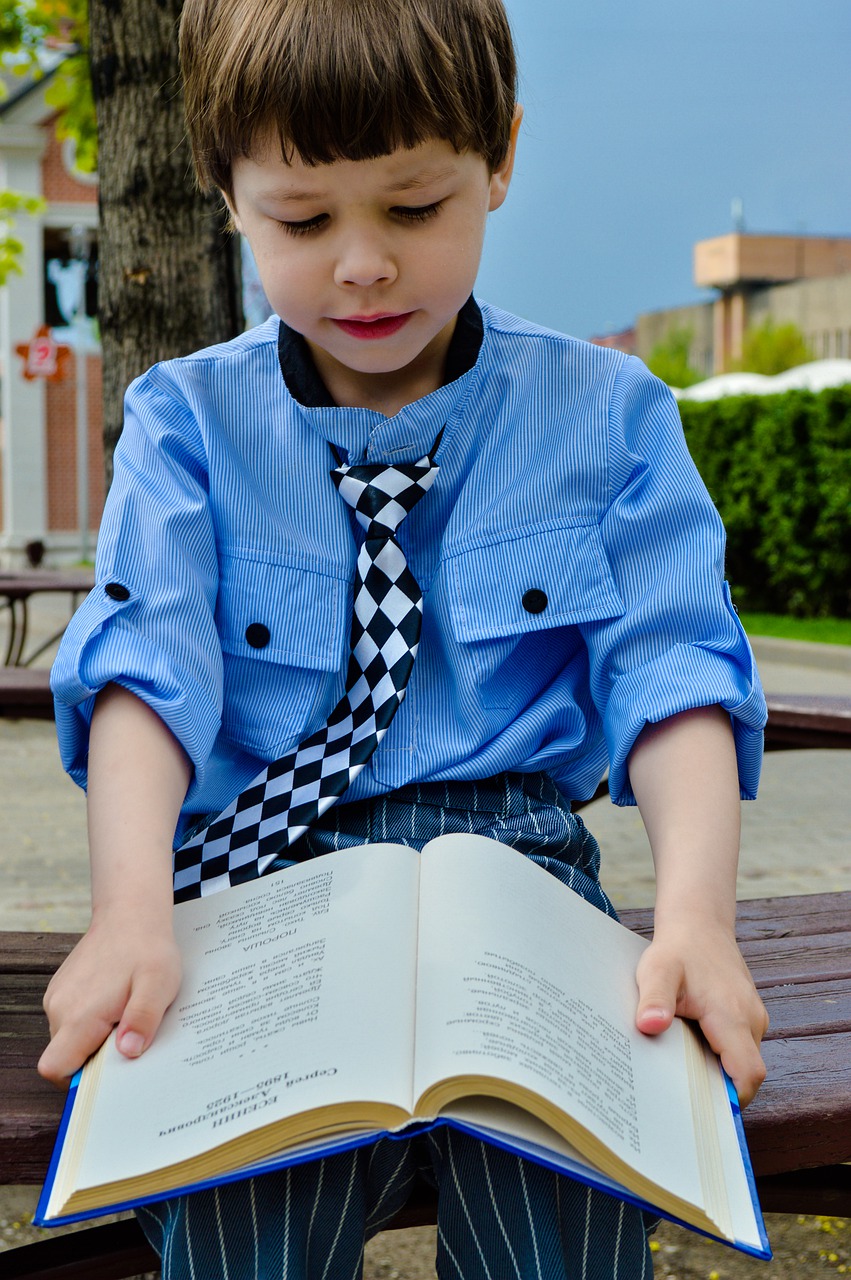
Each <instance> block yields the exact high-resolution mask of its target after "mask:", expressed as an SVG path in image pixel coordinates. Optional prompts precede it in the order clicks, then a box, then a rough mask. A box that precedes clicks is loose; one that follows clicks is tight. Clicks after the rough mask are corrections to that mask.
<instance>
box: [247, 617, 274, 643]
mask: <svg viewBox="0 0 851 1280" xmlns="http://www.w3.org/2000/svg"><path fill="white" fill-rule="evenodd" d="M245 638H246V640H247V641H248V643H249V644H250V645H251V647H252V649H265V648H266V645H267V644H268V643H269V641H270V640H271V639H272V634H271V632H270V631H269V628H268V627H267V626H265V624H264V623H262V622H252V623H251V624H250V626H247V627H246V628H245Z"/></svg>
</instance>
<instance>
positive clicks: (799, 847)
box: [0, 597, 851, 931]
mask: <svg viewBox="0 0 851 1280" xmlns="http://www.w3.org/2000/svg"><path fill="white" fill-rule="evenodd" d="M63 607H64V600H63V599H62V598H57V597H44V598H43V599H39V600H38V610H37V611H34V617H33V619H32V630H31V635H32V643H33V644H36V643H37V642H38V638H39V636H40V635H50V634H52V633H53V632H54V631H55V630H56V629H57V627H58V626H60V625H61V624H62V622H63V621H64V620H65V619H64V616H63V614H62V609H63ZM2 625H3V624H2V619H0V628H1V627H2ZM754 647H755V650H756V654H757V661H758V664H759V667H760V671H761V673H762V679H763V683H764V685H765V687H766V689H768V690H770V691H772V692H775V693H828V694H830V693H836V694H844V695H846V696H849V697H851V648H845V647H841V646H836V645H830V646H826V645H802V644H798V643H788V642H786V641H779V640H764V639H757V640H756V641H755V642H754ZM50 657H51V655H50V654H49V653H48V654H46V655H45V656H44V658H43V659H42V661H43V662H44V663H49V661H50ZM0 779H2V782H1V783H0V786H1V787H2V802H1V803H0V859H2V867H3V878H2V887H0V928H2V929H36V930H52V931H61V930H74V931H77V930H82V929H84V928H85V926H86V923H87V920H88V907H89V891H88V864H87V855H86V834H85V802H84V799H83V795H82V793H81V792H80V791H79V790H78V789H77V787H75V786H74V784H73V783H72V782H70V781H69V780H68V778H67V777H66V776H65V774H64V773H63V772H62V768H61V766H60V764H59V758H58V753H57V750H56V745H55V735H54V728H53V725H52V724H51V723H49V722H40V721H34V720H26V721H10V720H0ZM584 817H585V819H586V821H587V823H588V825H589V826H590V828H591V830H592V831H593V832H594V833H595V835H596V836H597V838H598V840H599V841H600V844H601V846H602V848H603V881H604V884H605V885H606V887H607V889H608V890H609V892H610V893H611V895H612V897H613V898H614V900H615V903H616V905H618V906H621V907H623V906H646V905H651V904H652V902H653V876H652V866H651V861H650V853H649V848H648V845H647V841H646V838H645V836H644V830H643V827H642V825H641V820H640V818H639V816H638V813H637V811H636V810H635V809H618V808H616V807H615V806H614V805H612V804H610V803H609V801H608V800H598V801H597V802H596V803H595V804H593V805H591V806H589V807H588V809H586V810H585V813H584ZM849 830H851V753H849V752H845V751H800V752H799V751H784V752H776V753H772V754H770V755H768V756H767V757H766V760H765V765H764V770H763V782H762V787H761V790H760V798H759V799H758V800H757V801H755V802H754V803H752V804H746V805H744V806H743V838H742V859H741V871H740V877H739V896H740V897H743V898H748V897H766V896H769V895H773V894H777V895H780V894H790V893H817V892H822V891H827V890H833V889H851V840H849V834H848V833H849Z"/></svg>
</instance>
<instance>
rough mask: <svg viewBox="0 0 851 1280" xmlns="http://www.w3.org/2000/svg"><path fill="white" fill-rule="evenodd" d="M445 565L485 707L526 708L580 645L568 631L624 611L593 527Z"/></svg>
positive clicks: (483, 549) (533, 538)
mask: <svg viewBox="0 0 851 1280" xmlns="http://www.w3.org/2000/svg"><path fill="white" fill-rule="evenodd" d="M445 563H446V568H447V570H448V575H449V581H450V591H449V609H450V615H451V625H452V630H453V633H454V637H455V639H456V640H457V641H460V644H461V649H462V654H463V660H464V661H465V663H466V665H467V667H468V673H469V674H468V678H469V679H471V680H472V681H474V682H475V684H476V686H477V689H478V697H479V701H480V702H481V704H482V705H483V706H484V707H493V708H508V709H513V710H515V711H519V710H521V709H523V708H525V707H528V706H529V705H530V703H531V702H532V701H533V700H534V699H535V698H536V697H538V696H539V695H540V693H541V692H542V691H543V689H545V688H546V687H547V686H548V685H549V684H550V683H551V682H552V681H553V680H554V679H555V678H556V677H557V675H558V674H559V673H560V672H561V671H563V669H564V668H565V667H566V666H567V664H568V663H569V662H570V661H571V660H572V659H573V658H574V657H575V656H576V653H577V651H578V650H579V649H580V648H581V647H582V645H583V642H582V639H581V637H580V636H579V634H578V632H576V631H574V632H573V633H572V634H571V633H570V632H569V631H568V630H566V629H567V628H575V627H576V626H577V625H578V624H579V623H583V622H590V621H592V620H595V619H602V618H614V617H619V616H621V615H622V614H623V612H624V603H623V601H622V599H621V597H620V594H619V592H618V589H617V586H616V585H615V581H614V578H613V576H612V571H611V568H610V566H609V562H608V558H607V556H606V552H605V548H604V546H603V541H602V538H601V536H600V531H599V529H598V527H597V525H596V524H592V525H585V524H583V525H568V526H564V527H560V528H548V529H544V530H534V531H532V532H529V533H523V534H519V535H516V536H514V535H506V537H505V539H504V540H502V541H498V542H492V543H488V544H487V545H484V546H478V547H474V548H471V549H469V550H463V551H460V552H458V553H456V554H454V555H452V556H450V557H449V558H448V560H447V561H446V562H445Z"/></svg>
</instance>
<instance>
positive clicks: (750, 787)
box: [582, 359, 766, 804]
mask: <svg viewBox="0 0 851 1280" xmlns="http://www.w3.org/2000/svg"><path fill="white" fill-rule="evenodd" d="M609 475H610V494H609V502H608V506H607V509H606V511H605V513H604V515H603V518H602V521H601V525H600V532H601V536H602V539H603V545H604V548H605V550H606V554H607V556H608V559H609V564H610V566H611V570H612V574H613V576H614V579H615V582H616V584H617V587H618V590H619V593H620V595H621V597H622V599H623V601H624V605H625V608H624V612H623V613H622V614H621V615H620V616H618V617H615V618H610V619H604V620H602V621H594V622H591V623H589V624H587V625H585V626H583V628H582V630H583V635H584V637H585V641H586V644H587V646H588V651H589V656H590V671H591V691H592V696H593V698H594V702H595V704H596V706H597V709H598V711H599V713H600V716H601V718H602V721H603V726H604V731H605V735H606V742H607V747H608V753H609V761H610V773H609V789H610V793H611V796H612V799H613V800H614V801H615V803H617V804H632V803H634V802H635V800H634V796H633V793H632V788H631V786H630V782H629V774H628V771H627V758H628V756H629V752H630V750H631V748H632V746H633V744H634V742H635V739H636V738H637V736H638V734H639V733H640V732H641V730H642V728H643V727H644V725H645V724H648V723H658V722H659V721H661V720H664V719H666V718H667V717H668V716H672V715H675V714H677V713H678V712H680V711H685V710H689V709H691V708H694V707H700V706H710V705H714V704H719V705H720V706H722V707H724V708H725V709H726V710H727V711H728V712H729V713H730V716H731V721H732V726H733V732H734V737H735V743H736V751H737V756H738V766H739V785H740V790H741V795H742V797H743V798H744V799H752V798H753V797H754V796H755V795H756V789H757V785H758V781H759V772H760V765H761V760H762V730H763V727H764V725H765V720H766V709H765V699H764V696H763V693H762V689H761V687H760V683H759V678H758V676H757V673H756V668H755V665H754V661H753V655H752V653H751V649H750V645H749V644H748V640H747V637H746V635H745V633H744V629H743V628H742V625H741V623H740V622H739V619H738V617H737V615H736V612H735V609H734V608H733V605H732V602H731V600H730V593H729V588H728V586H727V584H726V582H725V581H724V545H725V538H724V530H723V526H722V524H721V520H720V517H719V516H718V513H717V511H716V510H715V507H714V506H713V504H712V501H711V499H710V497H709V495H708V493H707V492H706V488H705V486H704V485H703V482H702V481H701V479H700V477H699V475H698V473H697V470H696V468H695V466H694V463H693V462H692V460H691V458H690V456H689V454H688V450H687V448H686V444H685V439H684V436H683V431H682V426H681V423H680V417H679V412H678V410H677V405H676V401H675V400H674V398H673V396H672V395H671V393H670V391H669V390H668V388H667V387H666V386H665V385H664V384H663V383H661V382H659V380H658V379H656V378H654V377H653V376H652V375H651V374H650V373H649V372H648V371H647V369H646V368H645V367H644V365H643V364H641V362H640V361H638V360H635V359H629V360H627V361H626V362H625V364H624V366H623V368H622V370H621V371H620V373H619V375H618V378H617V380H616V383H615V386H614V389H613V394H612V401H611V409H610V419H609Z"/></svg>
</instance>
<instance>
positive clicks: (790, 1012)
mask: <svg viewBox="0 0 851 1280" xmlns="http://www.w3.org/2000/svg"><path fill="white" fill-rule="evenodd" d="M623 919H624V921H625V923H626V924H628V925H629V926H630V927H631V928H633V929H636V930H637V931H638V932H639V933H642V934H645V935H646V934H649V932H650V929H651V913H650V911H648V910H633V911H626V912H624V913H623ZM738 935H739V939H740V942H741V945H742V950H743V952H744V954H745V957H746V959H747V961H748V964H749V966H750V969H751V972H752V973H753V975H754V979H755V981H756V983H757V986H758V987H759V988H760V992H761V995H762V997H763V999H764V1000H765V1002H766V1005H767V1007H768V1011H769V1014H770V1017H771V1027H770V1030H769V1032H768V1038H767V1040H766V1042H765V1046H764V1054H765V1059H766V1063H767V1066H768V1080H767V1081H766V1083H765V1085H764V1086H763V1088H762V1089H761V1090H760V1093H759V1094H758V1096H757V1098H756V1101H755V1102H754V1103H753V1104H752V1105H751V1106H750V1107H749V1108H748V1109H747V1111H746V1112H745V1127H746V1130H747V1134H748V1142H749V1145H750V1150H751V1155H752V1158H753V1163H754V1168H755V1171H756V1174H757V1183H758V1187H759V1192H760V1197H761V1199H762V1204H763V1208H764V1209H765V1210H767V1211H774V1212H781V1213H787V1212H788V1213H824V1214H843V1215H849V1214H851V1165H849V1164H847V1163H845V1162H848V1161H851V893H836V894H814V895H811V896H805V897H790V898H763V899H758V900H756V901H751V902H742V903H740V904H739V915H738ZM75 941H76V937H75V936H74V935H69V934H49V933H48V934H44V933H8V934H0V1010H2V1032H0V1182H3V1183H38V1182H41V1180H42V1179H43V1177H44V1174H45V1170H46V1168H47V1163H48V1159H49V1156H50V1152H51V1149H52V1145H53V1138H54V1135H55V1132H56V1126H57V1123H58V1120H59V1114H60V1111H61V1107H62V1098H61V1096H60V1095H59V1094H58V1093H57V1092H56V1091H55V1090H54V1089H53V1088H52V1087H51V1086H50V1085H48V1084H46V1083H45V1082H44V1081H43V1080H41V1079H40V1078H39V1077H38V1076H37V1075H36V1071H35V1064H36V1061H37V1059H38V1056H39V1054H40V1052H41V1050H42V1048H43V1046H44V1044H45V1041H46V1028H45V1022H44V1017H43V1014H42V1011H41V998H42V994H43V991H44V987H45V986H46V984H47V981H48V979H49V977H50V975H51V974H52V973H53V971H54V969H55V968H56V967H57V965H58V964H59V963H60V962H61V961H62V959H63V958H64V956H65V955H66V954H67V953H68V951H69V950H70V948H71V947H72V945H73V944H74V942H75ZM434 1212H435V1204H434V1198H433V1195H432V1194H431V1193H429V1192H428V1191H427V1190H426V1189H425V1188H424V1189H423V1190H422V1191H421V1192H420V1193H419V1194H418V1196H417V1197H416V1198H415V1199H414V1201H413V1202H411V1203H410V1204H409V1205H408V1206H407V1207H406V1209H405V1210H404V1211H403V1213H401V1214H400V1215H399V1217H398V1218H397V1219H395V1220H394V1222H393V1223H392V1224H391V1225H392V1226H393V1227H407V1226H417V1225H422V1224H424V1223H427V1222H433V1221H434ZM156 1267H157V1259H156V1256H155V1254H154V1253H153V1251H152V1250H151V1249H150V1248H149V1246H148V1245H147V1244H146V1242H145V1240H144V1237H143V1236H142V1234H141V1231H140V1230H139V1228H138V1227H137V1225H136V1223H135V1221H132V1220H126V1221H122V1222H119V1223H112V1224H107V1225H101V1226H94V1227H87V1228H85V1229H83V1230H81V1231H78V1232H76V1233H74V1234H73V1235H63V1236H56V1237H53V1238H52V1239H48V1240H44V1241H39V1242H37V1243H35V1244H31V1245H28V1246H26V1247H24V1248H22V1249H19V1250H10V1251H8V1252H6V1253H4V1254H3V1255H2V1272H3V1275H4V1276H7V1277H8V1278H9V1280H13V1278H15V1280H19V1278H21V1277H28V1280H35V1278H36V1277H47V1276H52V1277H54V1280H56V1278H57V1277H61V1280H119V1278H121V1277H127V1276H134V1275H138V1274H139V1273H140V1272H144V1271H150V1270H155V1269H156Z"/></svg>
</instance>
